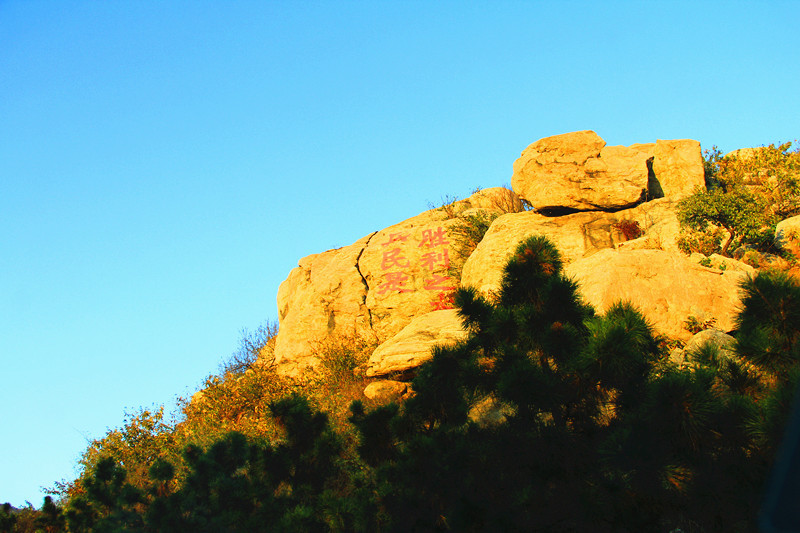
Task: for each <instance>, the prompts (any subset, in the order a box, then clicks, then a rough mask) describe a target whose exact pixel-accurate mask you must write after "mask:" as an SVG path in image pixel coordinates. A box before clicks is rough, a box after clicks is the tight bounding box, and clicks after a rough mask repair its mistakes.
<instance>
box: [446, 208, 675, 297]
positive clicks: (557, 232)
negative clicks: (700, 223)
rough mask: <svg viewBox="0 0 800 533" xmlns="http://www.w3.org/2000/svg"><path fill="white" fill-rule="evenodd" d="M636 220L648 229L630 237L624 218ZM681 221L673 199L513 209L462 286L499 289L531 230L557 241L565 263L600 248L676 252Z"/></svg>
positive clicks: (472, 260) (470, 264)
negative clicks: (612, 206)
mask: <svg viewBox="0 0 800 533" xmlns="http://www.w3.org/2000/svg"><path fill="white" fill-rule="evenodd" d="M623 221H629V222H635V223H637V224H638V225H639V227H640V228H641V230H642V231H644V234H643V235H642V236H641V237H640V238H638V239H635V240H631V241H626V237H625V235H624V234H623V232H622V230H621V229H620V226H619V224H620V223H621V222H623ZM679 229H680V225H679V223H678V219H677V217H676V215H675V212H674V205H673V204H672V202H670V201H669V200H668V199H666V198H664V199H659V200H654V201H652V202H647V203H644V204H641V205H639V206H637V207H636V208H634V209H627V210H624V211H618V212H615V213H607V212H604V211H589V212H581V213H573V214H570V215H565V216H561V217H547V216H543V215H540V214H538V213H536V212H532V211H528V212H525V213H509V214H507V215H503V216H501V217H499V218H498V219H496V220H495V221H494V222H493V223H492V225H491V227H490V228H489V231H487V232H486V235H484V237H483V240H482V241H481V242H480V244H479V245H478V247H477V248H476V249H475V251H474V252H473V253H472V255H470V257H469V259H467V262H466V263H465V264H464V269H463V271H462V273H461V284H462V285H463V286H470V287H475V288H476V289H478V290H479V291H480V292H481V293H483V294H484V295H488V294H490V293H491V292H492V291H497V290H498V289H499V288H500V281H501V278H502V274H503V268H504V267H505V264H506V262H507V261H508V259H509V257H510V256H511V254H512V252H513V251H514V248H515V247H516V246H517V244H518V243H519V242H521V241H522V240H524V239H525V238H526V237H528V236H530V235H545V236H547V237H549V238H550V239H552V241H553V242H554V243H556V246H558V249H559V251H560V252H561V254H562V256H563V258H564V261H565V263H570V262H573V261H577V260H578V259H582V258H584V257H588V256H590V255H592V254H594V253H597V252H598V251H599V250H604V249H615V248H618V247H619V248H623V247H625V245H627V247H628V248H659V249H664V250H669V251H674V252H677V250H678V248H677V245H676V244H675V239H676V237H677V235H678V232H679Z"/></svg>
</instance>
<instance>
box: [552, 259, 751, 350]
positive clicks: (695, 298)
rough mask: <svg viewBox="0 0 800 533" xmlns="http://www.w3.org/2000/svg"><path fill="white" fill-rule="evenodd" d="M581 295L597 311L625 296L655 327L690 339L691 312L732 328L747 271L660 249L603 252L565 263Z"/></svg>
mask: <svg viewBox="0 0 800 533" xmlns="http://www.w3.org/2000/svg"><path fill="white" fill-rule="evenodd" d="M564 271H565V273H566V274H567V275H568V276H571V277H572V278H573V279H575V280H576V281H577V282H578V284H579V290H580V293H581V295H583V297H584V299H585V300H586V301H587V302H588V303H589V304H591V305H592V306H594V308H595V309H596V310H597V311H598V312H601V313H602V312H604V311H605V310H606V309H608V307H610V306H611V304H613V303H614V302H617V301H620V300H627V301H630V302H631V303H633V305H634V306H636V307H637V308H639V310H641V311H642V313H643V314H644V316H645V317H646V318H647V319H648V320H650V322H651V323H652V324H653V325H654V326H655V329H656V330H657V331H658V332H659V333H662V334H665V335H667V336H670V337H673V338H676V339H681V340H688V339H689V338H690V337H691V334H690V333H689V332H688V331H687V330H686V329H684V322H685V321H686V319H687V318H688V317H689V316H695V317H713V318H714V319H716V325H717V327H718V328H719V329H721V330H723V331H730V330H732V329H734V319H735V317H736V315H737V313H738V311H739V284H740V283H741V281H742V279H743V278H744V277H745V276H746V275H747V274H745V273H744V272H738V271H727V270H726V271H720V270H715V269H712V268H706V267H703V266H701V265H698V264H697V263H695V262H693V261H691V260H689V259H688V258H686V257H685V256H682V255H679V254H674V253H669V252H665V251H663V250H620V251H615V250H602V251H600V252H598V253H596V254H594V255H592V256H591V257H587V258H584V259H581V260H578V261H575V262H574V263H571V264H569V265H567V266H566V268H565V269H564Z"/></svg>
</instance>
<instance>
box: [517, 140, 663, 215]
mask: <svg viewBox="0 0 800 533" xmlns="http://www.w3.org/2000/svg"><path fill="white" fill-rule="evenodd" d="M650 157H652V146H649V145H638V146H636V147H624V146H606V142H605V141H604V140H603V139H601V138H600V136H599V135H597V134H596V133H595V132H593V131H578V132H574V133H564V134H562V135H555V136H553V137H546V138H544V139H540V140H538V141H536V142H535V143H533V144H531V145H530V146H528V147H527V148H526V149H525V150H524V151H523V152H522V155H521V156H520V158H519V159H517V160H516V161H515V162H514V173H513V175H512V177H511V187H512V188H513V189H514V191H515V192H516V193H517V194H518V195H519V196H520V197H521V198H524V199H525V200H527V201H528V202H530V204H531V205H532V206H533V207H534V208H535V209H537V210H547V209H560V208H569V209H582V210H590V209H619V208H623V207H630V206H633V205H635V204H636V203H638V202H639V201H640V200H641V199H642V197H643V193H644V192H645V191H646V189H647V181H648V170H647V159H648V158H650Z"/></svg>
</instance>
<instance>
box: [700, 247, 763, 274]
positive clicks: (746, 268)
mask: <svg viewBox="0 0 800 533" xmlns="http://www.w3.org/2000/svg"><path fill="white" fill-rule="evenodd" d="M689 259H691V260H692V261H694V262H695V263H697V264H699V265H701V266H706V265H704V264H703V263H706V264H707V266H708V268H711V269H714V270H735V271H738V272H744V273H745V274H755V271H756V269H755V268H753V267H751V266H750V265H748V264H747V263H742V262H741V261H737V260H736V259H733V258H731V257H725V256H724V255H719V254H711V255H709V256H708V257H706V256H705V255H703V254H701V253H697V252H693V253H692V254H691V255H690V256H689Z"/></svg>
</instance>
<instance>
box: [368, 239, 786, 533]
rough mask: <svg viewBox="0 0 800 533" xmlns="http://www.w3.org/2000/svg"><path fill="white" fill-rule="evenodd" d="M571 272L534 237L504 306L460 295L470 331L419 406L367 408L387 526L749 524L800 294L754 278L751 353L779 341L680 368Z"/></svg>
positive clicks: (441, 356) (443, 354) (437, 370)
mask: <svg viewBox="0 0 800 533" xmlns="http://www.w3.org/2000/svg"><path fill="white" fill-rule="evenodd" d="M561 268H562V267H561V259H560V255H559V253H558V251H557V250H556V248H555V247H554V246H553V245H552V244H551V243H550V242H549V241H547V240H546V239H544V238H542V237H533V238H531V239H528V240H526V241H525V242H524V243H522V244H521V245H520V246H519V248H517V250H516V251H515V253H514V255H513V256H512V259H511V260H510V261H509V263H508V266H507V268H506V270H505V276H504V278H503V282H502V288H501V291H500V294H499V295H497V298H496V301H495V303H490V302H489V301H487V300H486V299H484V298H483V297H481V296H480V295H479V294H478V293H477V292H476V291H474V290H471V289H462V290H460V291H459V292H458V293H457V294H456V303H457V305H458V307H459V312H460V314H461V316H462V318H463V320H464V323H465V325H466V326H467V327H468V330H469V331H470V333H471V334H470V337H469V338H468V339H467V340H466V341H464V342H462V343H461V344H458V345H456V346H452V347H448V348H437V349H436V350H435V351H434V357H433V359H432V360H430V361H429V362H428V363H426V364H425V365H424V366H423V367H421V368H420V371H419V374H418V375H417V377H416V379H415V380H414V383H413V388H414V391H415V393H416V395H415V396H414V397H413V398H412V399H410V400H408V401H407V402H406V403H405V405H404V406H403V407H402V408H397V407H394V406H392V407H389V408H386V407H384V408H381V409H377V410H375V411H372V412H364V410H363V408H362V407H361V406H354V410H353V411H354V416H353V421H354V422H355V423H356V425H357V426H358V428H359V429H360V431H361V433H362V435H363V438H362V446H361V449H360V452H361V454H362V456H363V457H364V458H365V459H366V460H368V462H369V463H370V464H371V465H373V466H374V467H375V471H376V476H377V478H376V480H377V484H378V497H379V501H380V503H381V504H382V505H383V506H384V508H385V509H386V511H387V514H388V515H389V516H390V517H391V530H392V531H445V530H449V531H533V530H540V531H670V530H673V529H676V528H684V529H693V530H695V531H753V530H754V527H755V526H754V523H755V522H754V519H755V515H756V510H757V505H758V502H759V498H760V490H761V487H762V485H763V481H764V478H765V475H766V471H767V468H768V466H769V464H770V462H771V460H772V455H773V451H774V450H773V449H774V446H775V444H776V443H777V441H778V439H779V436H780V435H779V433H780V428H781V427H782V424H783V422H784V421H785V420H786V415H787V413H788V410H787V409H788V407H787V406H788V405H789V401H790V399H791V394H790V391H791V390H792V387H793V385H794V383H795V382H796V380H797V376H798V372H797V370H796V368H797V365H796V364H795V360H794V356H793V355H792V356H787V355H786V354H787V353H788V354H794V353H795V352H794V351H793V350H795V349H797V339H798V335H797V334H796V333H797V331H796V328H797V327H800V314H795V313H796V311H795V309H794V305H795V303H794V302H795V300H797V301H798V302H800V299H798V298H797V295H798V294H800V293H798V292H797V291H800V289H798V288H797V286H796V285H795V284H794V283H792V282H791V281H790V280H788V279H782V278H780V277H777V278H775V277H772V278H768V279H759V278H756V279H755V280H752V281H751V282H749V283H748V284H746V287H745V292H746V297H745V304H746V305H747V306H748V308H747V309H746V310H745V312H744V313H743V314H742V318H741V327H742V328H743V329H747V330H748V332H749V333H747V334H743V332H742V331H740V336H741V337H742V338H743V339H747V338H748V335H755V340H754V341H752V342H750V341H748V342H750V344H747V343H740V350H744V349H745V346H750V345H753V346H759V344H758V343H759V342H761V341H764V340H765V339H773V340H772V341H771V342H772V343H773V344H772V345H770V346H771V348H764V347H761V348H759V349H758V350H755V351H754V352H753V353H754V354H762V355H751V356H749V359H748V357H747V356H745V354H744V353H742V357H739V358H731V356H728V355H724V356H723V355H722V354H721V353H720V352H718V351H717V350H714V349H712V348H710V347H703V348H701V349H700V350H699V351H698V352H697V353H696V354H694V363H693V365H692V366H690V367H688V368H683V369H679V368H677V367H675V366H673V365H671V364H670V363H669V362H668V361H667V359H666V353H665V351H664V350H663V349H662V346H664V344H665V343H664V342H663V339H661V338H659V337H657V336H656V335H654V334H653V332H652V328H651V327H650V325H649V324H648V323H647V322H646V321H645V320H644V318H643V317H642V315H641V314H640V313H639V312H638V311H637V310H636V309H634V308H633V307H632V306H631V305H630V304H627V303H618V304H616V305H613V306H612V307H610V308H609V309H608V310H607V311H606V313H605V314H604V315H602V316H595V314H594V312H593V311H592V309H591V308H589V307H588V306H586V305H585V304H583V303H582V302H581V300H580V298H579V297H578V295H577V291H576V287H575V285H574V283H573V282H571V281H570V280H568V279H566V278H564V277H563V275H562V273H561ZM756 298H762V300H761V301H756V300H755V299H756ZM751 306H752V308H751ZM759 306H761V307H759ZM761 308H763V311H762V310H761ZM756 317H758V318H756ZM759 331H760V332H761V333H752V332H759ZM759 350H760V351H759ZM751 351H752V350H751ZM778 352H780V356H779V355H777V354H778ZM764 353H768V354H769V356H770V357H771V358H772V359H770V360H769V361H768V359H769V358H767V357H766V356H764V355H763V354H764ZM737 357H738V356H737ZM748 361H751V362H748ZM776 365H777V366H776ZM773 366H774V367H775V368H776V370H775V372H777V371H778V370H780V371H781V372H784V373H783V374H781V376H783V377H778V378H777V379H779V383H778V386H776V387H771V388H770V386H769V383H767V382H765V381H764V375H765V372H769V371H770V370H769V369H770V368H772V367H773ZM766 390H769V391H770V392H769V393H767V394H766V395H765V391H766ZM487 405H488V406H489V408H488V409H489V410H490V411H491V410H492V409H494V410H495V411H496V412H497V413H502V416H500V417H497V416H495V417H494V418H493V417H490V416H487V415H486V412H487V411H486V406H487ZM481 406H482V408H483V411H480V410H477V409H478V408H479V407H481ZM481 412H483V413H484V414H480V413H481Z"/></svg>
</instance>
